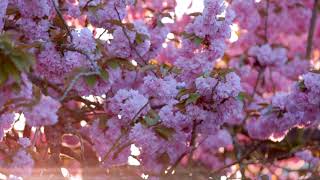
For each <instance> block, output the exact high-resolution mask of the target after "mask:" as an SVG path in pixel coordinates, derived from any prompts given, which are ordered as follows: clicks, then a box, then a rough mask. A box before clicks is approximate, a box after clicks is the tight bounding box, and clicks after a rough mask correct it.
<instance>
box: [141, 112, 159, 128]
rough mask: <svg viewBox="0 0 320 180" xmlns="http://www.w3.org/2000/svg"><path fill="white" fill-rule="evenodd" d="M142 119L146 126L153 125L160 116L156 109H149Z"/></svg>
mask: <svg viewBox="0 0 320 180" xmlns="http://www.w3.org/2000/svg"><path fill="white" fill-rule="evenodd" d="M143 119H144V121H145V122H146V124H147V125H148V126H154V125H156V124H157V123H158V122H159V120H160V116H159V115H158V113H157V112H156V111H154V110H152V109H151V110H150V111H149V112H148V114H147V115H146V116H145V117H144V118H143Z"/></svg>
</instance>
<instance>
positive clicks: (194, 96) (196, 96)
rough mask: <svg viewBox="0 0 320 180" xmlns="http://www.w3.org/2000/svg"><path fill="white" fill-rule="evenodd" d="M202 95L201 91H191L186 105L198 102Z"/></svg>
mask: <svg viewBox="0 0 320 180" xmlns="http://www.w3.org/2000/svg"><path fill="white" fill-rule="evenodd" d="M200 97H201V96H200V94H199V93H191V94H190V95H189V98H188V99H187V100H186V102H185V105H188V104H191V103H196V102H197V101H198V99H199V98H200Z"/></svg>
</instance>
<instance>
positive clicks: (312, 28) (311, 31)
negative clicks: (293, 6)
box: [306, 0, 318, 60]
mask: <svg viewBox="0 0 320 180" xmlns="http://www.w3.org/2000/svg"><path fill="white" fill-rule="evenodd" d="M317 14H318V0H314V4H313V9H312V17H311V20H310V26H309V33H308V42H307V49H306V58H307V60H310V58H311V52H312V44H313V35H314V31H315V27H316V21H317Z"/></svg>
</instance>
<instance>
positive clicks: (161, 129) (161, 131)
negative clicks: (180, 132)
mask: <svg viewBox="0 0 320 180" xmlns="http://www.w3.org/2000/svg"><path fill="white" fill-rule="evenodd" d="M154 131H155V132H156V134H157V135H158V136H160V137H161V138H163V139H165V140H167V141H168V140H169V139H170V138H172V136H173V134H174V133H175V130H174V129H173V128H169V127H166V126H164V125H160V126H157V127H155V128H154Z"/></svg>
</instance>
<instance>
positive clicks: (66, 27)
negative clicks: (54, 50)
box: [51, 0, 73, 41]
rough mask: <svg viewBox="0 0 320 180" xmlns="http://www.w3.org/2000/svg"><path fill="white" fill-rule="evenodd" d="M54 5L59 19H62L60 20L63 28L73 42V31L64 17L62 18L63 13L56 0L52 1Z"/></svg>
mask: <svg viewBox="0 0 320 180" xmlns="http://www.w3.org/2000/svg"><path fill="white" fill-rule="evenodd" d="M51 2H52V4H53V7H54V9H55V10H56V12H57V14H58V17H59V18H60V20H61V21H62V22H63V26H64V28H65V29H66V30H67V33H68V35H69V37H70V39H71V41H72V40H73V37H72V34H71V31H70V29H69V26H68V25H67V23H66V21H65V20H64V18H63V16H62V13H61V12H60V10H59V8H58V7H57V5H56V3H55V1H54V0H51Z"/></svg>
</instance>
